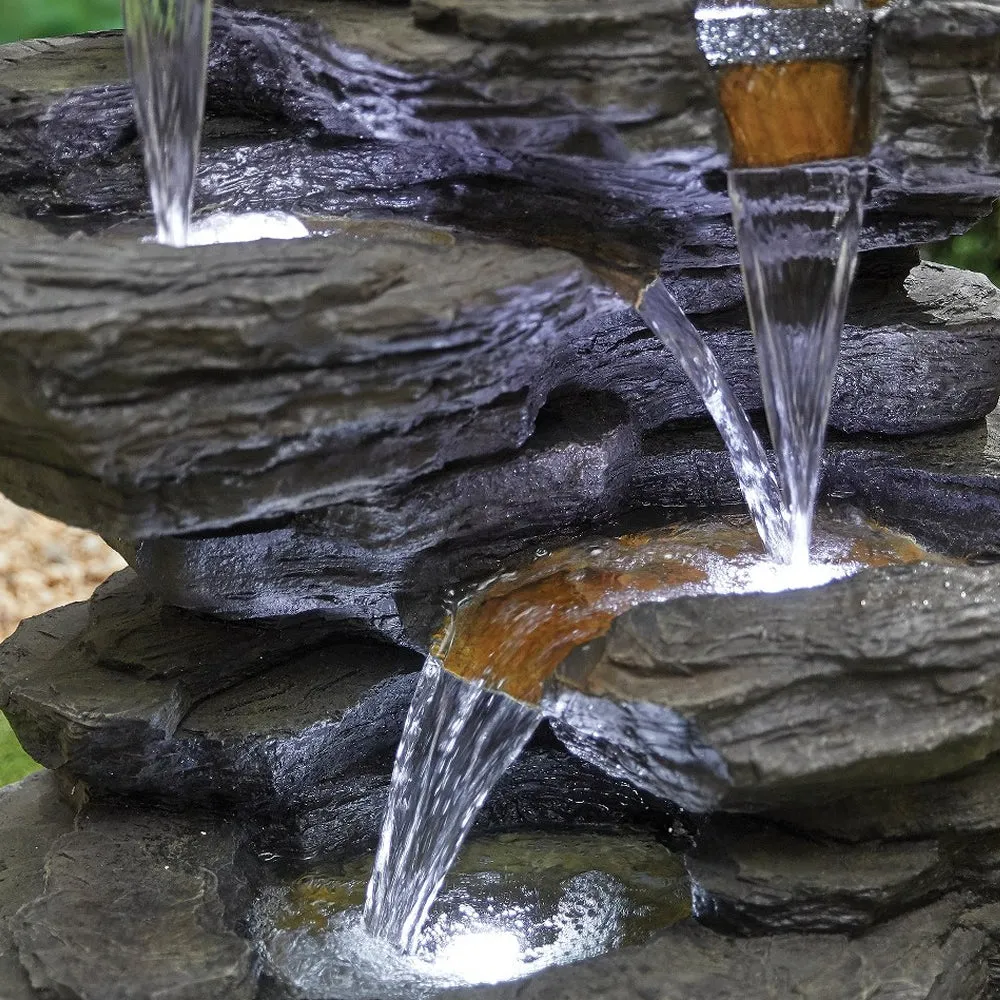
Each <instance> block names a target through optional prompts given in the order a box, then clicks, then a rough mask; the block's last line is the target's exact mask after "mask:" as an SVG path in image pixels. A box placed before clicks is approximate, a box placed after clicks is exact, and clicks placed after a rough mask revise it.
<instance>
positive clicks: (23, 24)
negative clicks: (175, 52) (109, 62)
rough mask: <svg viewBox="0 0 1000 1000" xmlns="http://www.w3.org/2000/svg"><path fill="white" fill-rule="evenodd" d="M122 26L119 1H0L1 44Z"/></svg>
mask: <svg viewBox="0 0 1000 1000" xmlns="http://www.w3.org/2000/svg"><path fill="white" fill-rule="evenodd" d="M121 26H122V8H121V0H0V42H13V41H16V40H17V39H19V38H45V37H46V36H48V35H71V34H73V33H74V32H77V31H98V30H100V29H102V28H120V27H121Z"/></svg>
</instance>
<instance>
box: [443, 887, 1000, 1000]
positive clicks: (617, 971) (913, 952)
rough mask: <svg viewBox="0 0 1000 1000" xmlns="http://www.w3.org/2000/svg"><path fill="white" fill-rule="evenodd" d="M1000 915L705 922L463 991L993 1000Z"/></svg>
mask: <svg viewBox="0 0 1000 1000" xmlns="http://www.w3.org/2000/svg"><path fill="white" fill-rule="evenodd" d="M995 920H996V915H995V914H994V913H992V912H983V911H976V912H975V913H974V914H971V915H966V914H965V913H963V904H962V902H961V901H960V900H958V899H954V898H950V899H947V900H944V901H942V902H941V903H938V904H936V905H935V906H932V907H928V908H926V909H923V910H920V911H918V912H917V913H915V914H911V915H909V916H906V917H903V918H901V919H899V920H894V921H892V922H891V923H888V924H885V925H883V926H881V927H878V928H876V929H875V930H873V931H872V932H870V933H869V934H867V935H865V936H863V937H861V938H853V939H852V938H849V937H844V936H842V935H836V934H829V935H781V936H778V937H769V938H751V939H734V938H726V937H722V936H720V935H717V934H714V933H713V932H711V931H710V930H707V929H705V928H702V927H697V926H682V927H677V928H673V929H671V930H670V931H668V932H666V933H665V934H662V935H660V936H659V937H657V938H656V939H655V940H653V941H651V942H650V943H649V944H648V945H645V946H643V947H640V948H628V949H625V950H623V951H619V952H615V953H613V954H610V955H606V956H604V957H603V958H598V959H594V960H592V961H589V962H586V963H583V964H577V965H570V966H565V967H563V968H559V969H551V970H548V971H546V972H542V973H540V974H539V975H537V976H534V977H533V978H531V979H529V980H526V981H524V982H520V983H512V984H507V985H503V986H497V987H487V988H478V989H473V990H460V991H456V992H455V993H453V994H448V995H449V997H454V998H455V1000H508V998H511V1000H513V998H515V997H516V998H517V1000H535V998H537V1000H591V998H593V1000H598V998H600V1000H788V998H789V997H792V996H797V997H802V998H803V1000H860V998H861V997H872V998H875V997H885V998H886V1000H888V998H889V997H893V998H894V1000H895V998H896V997H899V998H900V1000H902V998H904V997H905V1000H988V998H989V997H991V996H992V995H993V986H992V985H991V983H990V978H989V967H988V962H989V960H990V959H992V958H994V957H995V955H996V948H997V945H996V943H995V941H994V940H993V939H992V936H991V935H993V934H995V930H996V924H995Z"/></svg>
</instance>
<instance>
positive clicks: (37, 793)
mask: <svg viewBox="0 0 1000 1000" xmlns="http://www.w3.org/2000/svg"><path fill="white" fill-rule="evenodd" d="M73 817H74V813H73V810H72V809H71V808H70V806H68V805H67V804H66V803H65V802H63V801H62V800H61V799H60V798H59V794H58V790H57V783H56V780H55V778H54V777H53V776H52V775H51V774H50V773H48V772H46V771H41V772H39V773H37V774H32V775H30V776H29V777H27V778H25V779H24V780H23V781H20V782H18V783H17V784H15V785H7V786H6V787H5V788H0V842H2V843H3V852H2V856H0V996H2V997H3V998H4V1000H33V998H34V997H35V996H36V994H35V992H34V991H33V990H32V988H31V983H30V981H29V979H28V976H27V973H26V972H25V971H24V968H23V967H22V965H21V963H20V962H19V961H18V958H17V952H16V949H15V947H14V939H13V936H12V928H11V921H12V920H13V918H14V915H15V914H16V912H17V911H18V910H19V909H20V908H21V907H22V906H24V905H25V904H26V903H30V902H31V900H33V899H34V898H35V897H36V896H38V895H39V893H41V891H42V886H43V882H44V875H45V859H46V856H47V854H48V849H49V846H50V845H51V843H52V842H53V841H54V840H56V838H58V837H61V836H62V835H63V834H65V833H68V832H69V831H70V830H71V829H72V827H73Z"/></svg>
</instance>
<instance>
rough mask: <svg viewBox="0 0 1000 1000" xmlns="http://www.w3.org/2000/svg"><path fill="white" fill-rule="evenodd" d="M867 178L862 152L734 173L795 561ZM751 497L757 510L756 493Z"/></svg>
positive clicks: (805, 537)
mask: <svg viewBox="0 0 1000 1000" xmlns="http://www.w3.org/2000/svg"><path fill="white" fill-rule="evenodd" d="M867 180H868V165H867V163H866V162H865V161H864V160H842V161H830V162H828V163H816V164H809V165H805V166H793V167H782V168H780V169H755V170H733V171H731V172H730V175H729V190H730V194H731V197H732V203H733V220H734V223H735V225H736V236H737V240H738V242H739V248H740V261H741V265H742V268H743V279H744V283H745V286H746V292H747V306H748V308H749V311H750V321H751V325H752V326H753V332H754V343H755V346H756V349H757V363H758V367H759V369H760V382H761V393H762V395H763V398H764V409H765V411H766V413H767V423H768V427H769V429H770V431H771V440H772V443H773V445H774V450H775V455H776V458H777V464H778V475H779V479H780V482H781V492H782V498H783V507H784V509H785V510H786V511H787V512H788V513H787V516H788V521H789V528H790V534H791V538H790V553H789V561H790V562H791V563H792V564H794V565H797V566H803V565H806V564H808V562H809V556H810V541H811V537H812V522H813V514H814V512H815V509H816V497H817V494H818V492H819V479H820V471H821V467H822V461H823V442H824V439H825V435H826V425H827V419H828V417H829V413H830V396H831V392H832V389H833V378H834V373H835V371H836V368H837V359H838V357H839V354H840V335H841V330H842V329H843V325H844V314H845V311H846V308H847V297H848V293H849V292H850V288H851V282H852V281H853V278H854V270H855V264H856V262H857V255H858V237H859V235H860V232H861V218H862V211H863V207H864V199H865V193H866V190H867ZM716 420H717V422H718V418H716ZM721 426H722V425H721V423H720V428H721ZM728 443H729V441H728V439H727V444H728ZM730 450H731V451H732V447H731V446H730ZM733 461H734V465H735V463H736V459H735V457H734V459H733ZM741 483H742V479H741ZM744 493H745V494H746V493H747V488H746V486H744ZM747 501H748V503H750V505H751V510H753V502H752V501H751V499H750V496H749V494H747ZM764 537H765V539H766V538H767V536H766V535H765V536H764ZM769 547H770V546H769ZM772 551H773V549H772Z"/></svg>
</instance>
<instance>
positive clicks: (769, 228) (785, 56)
mask: <svg viewBox="0 0 1000 1000" xmlns="http://www.w3.org/2000/svg"><path fill="white" fill-rule="evenodd" d="M783 6H785V3H784V0H764V2H763V3H762V4H761V5H745V4H741V3H739V2H738V0H728V2H726V0H723V3H722V6H720V7H709V8H704V9H702V10H700V11H699V14H698V17H699V27H698V33H699V42H700V44H701V47H702V51H703V52H704V53H705V55H706V58H707V59H708V62H709V65H710V66H712V67H713V69H715V70H716V71H717V81H718V85H719V93H720V100H721V103H722V105H723V111H724V114H725V116H726V120H727V122H728V124H729V127H730V133H731V137H732V139H733V154H734V163H735V166H736V167H737V169H734V170H733V171H731V173H730V195H731V200H732V204H733V219H734V223H735V228H736V234H737V240H738V243H739V249H740V256H741V263H742V268H743V277H744V285H745V289H746V296H747V304H748V308H749V311H750V318H751V324H752V327H753V332H754V340H755V344H756V348H757V353H758V365H759V369H760V376H761V389H762V394H763V397H764V406H765V411H766V414H767V420H768V427H769V429H770V432H771V438H772V443H773V445H774V449H775V453H776V463H777V474H776V473H775V470H774V469H773V468H772V467H771V464H770V462H769V460H768V456H767V453H766V452H765V450H764V447H763V445H762V443H761V441H760V438H759V437H758V435H757V433H756V431H755V430H754V428H753V426H752V424H751V422H750V420H749V418H748V417H747V414H746V412H745V411H744V409H743V407H742V406H741V405H740V403H739V401H738V400H737V399H736V397H735V395H734V394H733V391H732V388H731V387H730V386H729V384H728V383H727V381H726V379H725V377H724V376H723V373H722V371H721V369H720V366H719V364H718V361H717V359H716V358H715V356H714V355H713V353H712V351H711V350H710V349H709V348H708V346H707V345H706V344H705V342H704V339H703V338H702V336H701V335H700V334H699V332H698V331H697V330H696V329H695V327H694V326H693V325H692V324H691V322H690V321H689V320H688V319H687V317H686V316H685V315H684V312H683V310H682V309H681V308H680V306H679V305H678V303H677V302H676V300H675V299H674V297H673V296H672V295H671V293H670V291H669V290H668V289H667V287H666V286H665V285H664V283H663V282H662V281H661V280H655V281H653V282H651V283H650V284H648V285H647V286H646V287H645V288H644V289H643V290H642V292H641V293H640V294H639V296H638V298H637V300H636V302H635V303H634V304H635V307H636V309H637V310H638V311H639V314H640V315H641V316H642V317H643V319H644V320H645V321H646V323H647V325H648V326H649V327H650V329H652V330H653V331H654V332H655V333H656V334H657V335H658V336H659V337H660V339H661V340H662V341H663V342H664V343H665V344H666V345H667V346H668V347H669V348H670V350H671V351H672V352H673V353H674V355H675V356H676V358H677V360H678V362H679V363H680V365H681V367H682V368H683V370H684V372H685V374H686V375H687V376H688V378H689V379H690V380H691V382H692V383H693V385H694V387H695V388H696V389H697V391H698V393H699V394H700V395H701V398H702V400H703V401H704V404H705V407H706V409H707V410H708V412H709V414H710V415H711V416H712V418H713V420H714V421H715V423H716V426H717V427H718V429H719V432H720V434H721V435H722V437H723V440H724V441H725V444H726V447H727V449H728V451H729V456H730V459H731V462H732V466H733V470H734V471H735V473H736V477H737V480H738V481H739V485H740V488H741V490H742V492H743V495H744V497H745V498H746V502H747V505H748V507H749V509H750V512H751V515H752V517H753V520H754V523H755V525H756V527H757V530H758V532H759V533H760V536H761V538H762V539H763V541H764V544H765V547H766V548H767V550H768V553H769V555H770V557H771V558H772V559H773V560H774V561H775V562H778V563H784V564H790V565H792V566H794V567H795V568H796V569H797V570H799V571H801V569H802V568H804V567H808V566H809V560H810V541H811V535H812V520H813V515H814V512H815V508H816V499H817V492H818V488H819V478H820V471H821V464H822V451H823V444H824V438H825V430H826V423H827V418H828V415H829V409H830V399H831V393H832V386H833V379H834V373H835V370H836V365H837V359H838V355H839V347H840V336H841V330H842V327H843V322H844V316H845V311H846V304H847V296H848V292H849V290H850V287H851V283H852V280H853V277H854V270H855V266H856V261H857V250H858V239H859V235H860V230H861V219H862V208H863V204H864V197H865V194H866V183H867V164H866V162H865V161H864V159H852V157H855V156H859V155H861V156H863V155H864V152H865V151H866V150H865V149H864V147H865V145H866V143H867V142H868V141H869V133H870V128H869V126H870V121H869V119H868V117H867V109H866V97H867V85H866V74H867V69H868V66H869V59H868V56H869V53H870V43H871V23H870V20H869V17H868V15H867V13H866V12H865V11H864V10H863V8H862V7H861V4H860V0H847V2H840V0H837V2H835V3H832V4H830V5H823V4H810V5H808V6H807V7H803V5H802V4H801V3H798V2H791V3H789V4H787V6H788V7H790V8H791V9H784V10H782V9H778V8H781V7H783ZM783 109H784V111H785V112H787V113H788V114H789V115H791V116H793V117H794V119H795V123H796V127H795V128H785V126H784V124H783V123H782V120H781V117H780V113H781V112H782V110H783ZM776 111H777V112H779V114H778V115H776V113H775V112H776ZM814 161H815V162H814ZM786 575H787V573H786ZM799 575H800V576H801V573H800V574H799ZM788 585H794V579H790V580H789V584H788ZM518 624H519V626H520V627H522V628H523V629H525V630H530V622H519V623H518ZM480 683H481V682H480ZM536 721H537V719H536V716H535V713H534V711H533V710H532V709H531V708H529V707H528V706H527V705H524V704H522V703H520V702H518V701H515V700H514V699H512V698H508V697H506V696H505V695H502V694H497V693H494V692H490V691H489V690H488V689H486V688H483V687H482V686H479V685H478V684H476V683H470V682H469V681H463V680H460V679H459V678H458V677H456V676H454V675H452V674H450V673H449V672H448V671H447V670H446V669H445V668H444V666H443V663H442V662H441V660H440V659H437V658H436V657H434V656H432V657H431V658H429V659H428V663H427V666H426V667H425V670H424V674H423V676H422V677H421V681H420V685H419V687H418V691H417V695H416V697H415V698H414V702H413V706H412V708H411V711H410V715H409V717H408V719H407V723H406V730H405V733H404V736H403V742H402V744H401V746H400V750H399V755H398V757H397V760H396V768H395V772H394V774H393V784H392V790H391V792H390V801H389V808H388V812H387V815H386V819H385V825H384V827H383V833H382V840H381V843H380V846H379V853H378V857H377V859H376V866H375V873H374V875H373V877H372V881H371V884H370V885H369V890H368V898H367V903H366V908H365V921H366V926H367V927H368V929H369V931H371V932H372V933H374V934H375V935H377V936H380V937H383V938H385V939H387V940H389V941H391V942H394V943H395V944H397V945H399V946H401V947H402V948H404V949H405V950H412V949H413V947H414V946H415V944H416V942H417V938H418V936H419V933H420V928H421V925H422V923H423V921H424V919H425V917H426V914H427V912H428V910H429V908H430V905H431V902H432V901H433V899H434V896H435V895H436V893H437V891H438V889H439V887H440V885H441V882H442V881H443V878H444V875H445V873H446V872H447V869H448V867H449V866H450V865H451V863H452V862H453V861H454V859H455V857H456V856H457V853H458V850H459V848H460V846H461V843H462V840H463V839H464V837H465V835H466V834H467V833H468V831H469V829H470V828H471V825H472V823H473V820H474V818H475V814H476V812H477V811H478V809H479V807H480V806H481V805H482V803H483V802H484V801H485V799H486V796H487V795H488V793H489V790H490V789H491V788H492V787H493V785H494V784H495V782H496V781H497V780H498V778H499V776H500V774H501V773H502V772H503V770H504V769H505V768H506V767H507V766H508V765H509V764H510V763H511V762H512V761H513V760H514V759H515V758H516V756H517V755H518V753H520V750H521V749H522V747H523V746H524V744H525V743H526V742H527V740H528V738H529V737H530V734H531V733H532V731H533V730H534V728H535V723H536Z"/></svg>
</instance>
